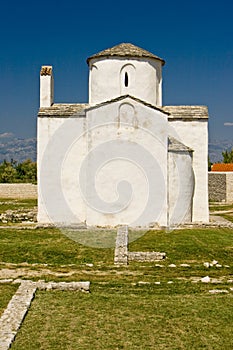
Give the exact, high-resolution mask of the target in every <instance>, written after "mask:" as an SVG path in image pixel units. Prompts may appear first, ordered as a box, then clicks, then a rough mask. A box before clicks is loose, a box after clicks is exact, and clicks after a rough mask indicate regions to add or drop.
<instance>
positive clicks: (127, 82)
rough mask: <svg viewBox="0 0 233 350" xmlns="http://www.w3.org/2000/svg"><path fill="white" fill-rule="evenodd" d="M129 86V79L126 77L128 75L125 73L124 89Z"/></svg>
mask: <svg viewBox="0 0 233 350" xmlns="http://www.w3.org/2000/svg"><path fill="white" fill-rule="evenodd" d="M128 86H129V77H128V73H127V72H126V73H125V87H128Z"/></svg>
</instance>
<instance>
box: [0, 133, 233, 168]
mask: <svg viewBox="0 0 233 350" xmlns="http://www.w3.org/2000/svg"><path fill="white" fill-rule="evenodd" d="M232 148H233V139H232V140H211V141H210V142H209V157H210V161H211V162H212V163H217V162H221V161H222V152H223V151H225V150H231V149H232ZM4 159H6V160H7V161H10V160H11V159H14V160H16V161H18V162H23V161H24V160H26V159H31V160H32V161H36V138H28V139H21V138H16V137H14V135H12V134H11V133H4V134H0V163H1V162H3V160H4Z"/></svg>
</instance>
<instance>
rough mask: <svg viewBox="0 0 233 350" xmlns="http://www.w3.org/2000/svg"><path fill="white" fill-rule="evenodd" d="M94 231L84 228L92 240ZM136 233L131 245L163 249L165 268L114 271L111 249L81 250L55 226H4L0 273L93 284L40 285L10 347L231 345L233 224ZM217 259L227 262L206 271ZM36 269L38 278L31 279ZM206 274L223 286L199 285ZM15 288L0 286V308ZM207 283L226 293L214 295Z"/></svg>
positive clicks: (133, 248)
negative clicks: (83, 288) (71, 287)
mask: <svg viewBox="0 0 233 350" xmlns="http://www.w3.org/2000/svg"><path fill="white" fill-rule="evenodd" d="M99 233H100V231H98V234H99ZM143 233H144V232H143ZM94 234H95V232H94V231H91V232H89V231H80V232H79V235H80V237H81V240H82V241H83V237H82V235H84V236H85V240H86V241H85V242H86V244H89V243H90V242H91V241H92V239H93V235H94ZM101 234H103V237H104V239H105V242H106V243H109V242H110V241H111V240H112V234H113V232H112V231H108V230H105V231H102V233H101ZM135 235H138V236H140V235H141V232H138V231H137V232H132V231H130V244H129V250H130V251H160V252H166V254H167V258H166V259H165V260H163V261H160V262H158V264H160V265H162V267H157V266H156V264H157V263H136V262H131V263H130V264H129V265H128V266H126V267H116V266H114V263H113V259H114V249H112V248H105V249H101V248H97V247H91V246H84V245H82V244H80V243H78V242H74V241H73V240H71V239H69V238H67V237H66V236H65V235H64V234H62V233H61V231H59V230H58V229H53V228H47V229H42V228H41V229H34V230H31V229H27V230H26V229H21V230H20V229H17V228H9V229H8V228H2V229H1V231H0V273H1V271H4V269H5V268H8V269H10V270H13V271H20V276H21V277H22V278H30V279H34V280H38V279H45V280H46V281H49V280H54V281H80V280H84V281H86V280H90V281H91V293H90V294H83V293H80V292H58V291H50V292H49V291H48V292H43V291H37V293H36V296H35V299H34V301H33V303H32V305H31V307H30V309H29V312H28V314H27V316H26V318H25V320H24V322H23V325H22V327H21V329H20V331H19V333H18V334H17V336H16V340H15V342H14V343H13V345H12V349H15V350H27V349H28V350H34V349H41V350H42V349H46V350H47V349H51V350H55V349H74V350H76V349H88V350H89V349H96V350H98V349H103V350H108V349H130V350H131V349H133V350H134V349H143V350H144V349H146V350H147V349H156V350H157V349H158V350H165V349H166V350H176V349H183V350H186V349H197V350H199V349H216V350H219V349H224V350H228V349H229V350H230V349H232V348H233V338H232V331H233V327H232V315H233V312H232V298H233V292H232V291H230V287H233V284H230V283H228V282H227V281H228V280H230V279H233V230H232V229H227V228H218V229H210V228H205V229H183V230H174V231H171V232H165V231H156V230H149V231H147V232H145V234H144V235H142V236H141V237H139V238H138V239H137V240H135V241H133V239H134V238H135ZM80 237H78V239H80ZM99 241H100V240H99V237H98V239H96V242H97V243H96V246H98V245H99V246H100V245H101V244H100V243H101V242H99ZM214 259H215V260H218V262H219V264H221V265H223V267H222V268H217V267H212V268H209V269H208V268H205V267H204V265H203V263H204V262H211V261H212V260H214ZM25 263H27V264H25ZM87 263H88V264H90V263H92V264H93V267H91V266H86V264H87ZM172 263H173V264H176V266H177V267H176V268H171V267H169V264H172ZM182 263H186V264H189V265H190V267H181V266H180V264H182ZM14 264H15V265H14ZM33 264H34V265H33ZM35 264H36V265H35ZM37 264H38V265H37ZM43 264H47V266H44V265H43ZM224 265H227V266H229V267H227V266H224ZM33 271H35V272H41V274H40V275H38V276H34V277H33V276H32V277H31V276H30V277H28V275H27V273H28V272H33ZM59 273H61V275H59ZM70 273H72V275H70ZM55 274H56V275H55ZM207 275H208V276H210V277H211V278H216V279H218V280H219V283H216V284H204V283H201V282H198V283H193V279H194V278H195V277H199V278H201V277H204V276H207ZM220 279H221V280H222V282H221V281H220ZM141 281H142V282H148V284H141V283H140V282H141ZM169 281H172V282H173V283H172V284H168V282H169ZM155 282H160V284H155ZM220 282H221V283H220ZM16 288H17V287H16V286H12V285H1V284H0V312H1V309H2V310H3V309H4V307H6V305H7V303H8V302H9V300H10V298H11V296H12V294H13V293H14V291H15V290H16ZM210 289H227V290H228V291H229V294H217V295H211V294H210V293H209V290H210Z"/></svg>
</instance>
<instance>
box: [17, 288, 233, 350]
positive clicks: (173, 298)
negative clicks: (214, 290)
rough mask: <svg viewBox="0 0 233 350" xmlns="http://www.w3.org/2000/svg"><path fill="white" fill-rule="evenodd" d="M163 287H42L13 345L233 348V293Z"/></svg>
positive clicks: (30, 349) (31, 349)
mask: <svg viewBox="0 0 233 350" xmlns="http://www.w3.org/2000/svg"><path fill="white" fill-rule="evenodd" d="M158 288H159V287H157V286H156V288H155V287H153V288H148V287H144V288H139V289H138V290H135V289H132V290H131V289H130V288H129V287H128V288H123V289H122V288H115V289H111V288H109V287H107V288H106V287H98V288H97V287H95V288H94V290H93V292H92V293H91V294H81V293H74V292H67V293H65V294H64V293H63V292H38V293H37V295H36V299H35V301H34V302H33V304H32V307H31V309H30V311H29V313H28V315H27V317H26V320H25V321H24V324H23V326H22V328H21V330H20V332H19V333H18V335H17V337H16V341H15V343H14V344H13V346H12V349H15V350H27V349H28V350H34V349H35V350H38V349H96V350H99V349H102V350H107V349H130V350H131V349H142V350H144V349H161V350H162V349H171V350H172V349H184V350H186V349H216V350H219V349H225V350H228V349H229V350H230V349H232V348H233V338H232V330H233V329H232V295H210V294H209V293H208V292H207V291H206V292H203V293H201V294H195V293H191V294H182V295H179V294H176V293H170V295H168V294H167V293H165V294H163V295H161V294H158V293H157V292H156V290H157V289H158ZM174 289H175V288H174Z"/></svg>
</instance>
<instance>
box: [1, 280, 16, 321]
mask: <svg viewBox="0 0 233 350" xmlns="http://www.w3.org/2000/svg"><path fill="white" fill-rule="evenodd" d="M17 288H18V286H16V285H11V284H0V316H1V314H2V312H3V311H4V309H5V308H6V306H7V304H8V303H9V301H10V299H11V298H12V296H13V295H14V293H15V292H16V290H17Z"/></svg>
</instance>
